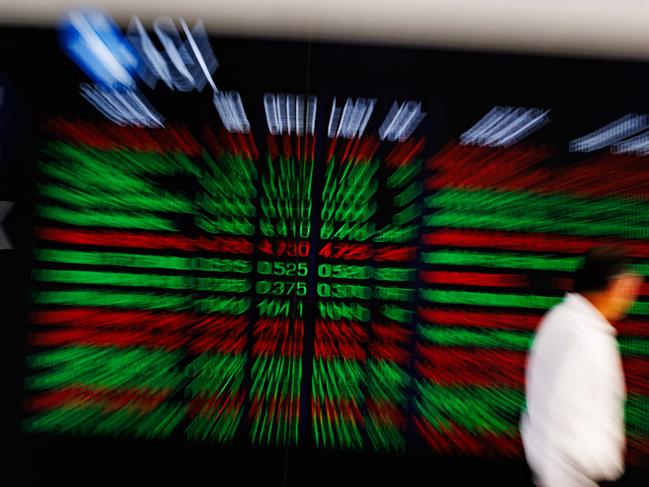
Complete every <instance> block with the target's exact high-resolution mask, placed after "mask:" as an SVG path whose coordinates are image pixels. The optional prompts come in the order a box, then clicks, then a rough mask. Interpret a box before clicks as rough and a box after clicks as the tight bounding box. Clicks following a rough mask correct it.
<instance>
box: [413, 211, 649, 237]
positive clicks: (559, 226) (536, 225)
mask: <svg viewBox="0 0 649 487" xmlns="http://www.w3.org/2000/svg"><path fill="white" fill-rule="evenodd" d="M424 225H427V226H430V227H449V228H479V229H485V230H507V231H521V232H523V231H524V232H542V233H561V234H566V235H584V236H616V237H624V238H635V239H649V228H648V227H646V226H642V225H639V226H634V225H632V224H627V223H618V222H612V223H610V222H607V221H601V222H600V221H593V222H592V223H590V222H588V223H586V222H580V221H572V220H570V219H563V220H557V221H553V220H548V219H547V218H542V217H535V216H527V215H523V214H522V215H516V216H511V215H499V214H495V215H492V214H478V215H476V214H474V213H469V212H460V211H440V212H438V213H434V214H432V215H427V216H425V217H424Z"/></svg>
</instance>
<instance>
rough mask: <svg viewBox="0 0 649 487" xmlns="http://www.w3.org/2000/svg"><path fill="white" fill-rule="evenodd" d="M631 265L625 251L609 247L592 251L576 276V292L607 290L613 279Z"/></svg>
mask: <svg viewBox="0 0 649 487" xmlns="http://www.w3.org/2000/svg"><path fill="white" fill-rule="evenodd" d="M630 263H631V259H629V258H628V257H627V255H626V253H625V251H624V249H621V248H618V247H609V246H604V247H594V248H592V249H590V250H589V251H588V252H586V254H585V255H584V260H583V262H582V265H581V268H580V269H579V270H578V271H577V274H576V276H575V292H578V293H584V292H597V291H603V290H605V289H606V288H607V286H608V284H609V282H610V281H611V278H613V277H614V276H616V275H618V274H620V273H621V272H624V271H625V270H626V269H627V267H628V266H629V264H630Z"/></svg>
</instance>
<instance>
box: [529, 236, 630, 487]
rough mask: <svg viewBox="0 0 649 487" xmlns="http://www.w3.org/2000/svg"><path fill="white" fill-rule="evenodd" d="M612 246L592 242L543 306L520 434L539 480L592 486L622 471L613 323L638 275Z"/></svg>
mask: <svg viewBox="0 0 649 487" xmlns="http://www.w3.org/2000/svg"><path fill="white" fill-rule="evenodd" d="M628 265H629V260H628V259H627V258H625V256H624V254H622V253H621V252H620V251H618V250H615V249H613V248H610V247H600V248H595V249H591V250H590V251H589V252H588V253H587V254H586V255H585V258H584V261H583V263H582V266H581V269H580V270H579V271H578V272H577V275H576V279H575V288H574V289H575V292H574V293H568V294H566V297H565V299H564V301H563V302H561V303H560V304H558V305H557V306H555V307H554V308H553V309H551V310H550V311H548V313H547V314H546V315H545V316H544V318H543V320H542V321H541V323H540V325H539V327H538V329H537V332H536V336H535V338H534V341H533V343H532V347H531V350H530V353H529V356H528V361H527V370H526V375H525V381H526V402H527V412H526V413H525V414H524V415H523V418H522V421H521V436H522V440H523V446H524V449H525V456H526V458H527V462H528V464H529V466H530V468H531V470H532V473H533V476H534V483H535V484H536V485H537V486H539V487H581V486H596V485H597V482H599V481H605V480H615V479H617V478H619V477H620V476H621V475H622V474H623V473H624V453H625V445H626V442H625V435H624V401H625V399H626V388H625V384H624V373H623V371H622V361H621V357H620V353H619V350H618V347H617V339H616V330H615V328H614V327H613V326H612V325H611V322H615V321H617V320H620V319H621V318H623V317H624V315H625V313H626V311H627V310H628V309H629V307H630V306H631V305H632V304H633V302H634V301H635V299H636V297H637V295H638V292H639V288H640V285H641V284H642V277H641V276H637V275H635V274H633V273H631V272H630V271H629V270H628Z"/></svg>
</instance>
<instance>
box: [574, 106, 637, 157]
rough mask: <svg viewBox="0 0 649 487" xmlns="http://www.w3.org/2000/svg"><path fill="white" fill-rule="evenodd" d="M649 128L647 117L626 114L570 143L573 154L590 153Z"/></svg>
mask: <svg viewBox="0 0 649 487" xmlns="http://www.w3.org/2000/svg"><path fill="white" fill-rule="evenodd" d="M647 128H649V117H648V116H647V115H637V114H632V113H630V114H628V115H625V116H623V117H622V118H620V119H618V120H616V121H614V122H611V123H609V124H608V125H606V126H604V127H602V128H600V129H597V130H595V131H594V132H592V133H590V134H588V135H584V136H583V137H579V138H577V139H575V140H571V141H570V150H571V151H573V152H592V151H595V150H597V149H602V148H604V147H607V146H610V145H614V144H617V143H619V142H621V141H622V140H623V139H626V138H627V137H629V136H631V135H635V134H637V133H638V132H642V131H643V130H646V129H647Z"/></svg>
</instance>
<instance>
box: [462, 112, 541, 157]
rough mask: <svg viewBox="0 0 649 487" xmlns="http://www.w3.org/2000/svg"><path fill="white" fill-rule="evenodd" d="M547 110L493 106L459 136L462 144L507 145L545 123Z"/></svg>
mask: <svg viewBox="0 0 649 487" xmlns="http://www.w3.org/2000/svg"><path fill="white" fill-rule="evenodd" d="M548 112H549V110H545V111H543V110H541V109H538V108H514V107H494V108H493V109H492V110H491V111H490V112H489V113H487V114H486V115H485V116H484V117H483V118H482V119H480V121H479V122H478V123H477V124H475V125H474V126H473V127H471V128H470V129H469V130H467V131H466V132H464V133H463V134H462V135H461V136H460V141H461V142H462V144H475V145H484V146H489V147H507V146H509V145H511V144H514V143H516V142H519V141H521V140H523V139H524V138H525V137H527V136H528V135H530V134H531V133H532V132H535V131H537V130H538V129H540V128H541V127H542V126H543V125H545V124H547V123H548V122H549V121H550V119H549V118H548V116H547V114H548Z"/></svg>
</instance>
